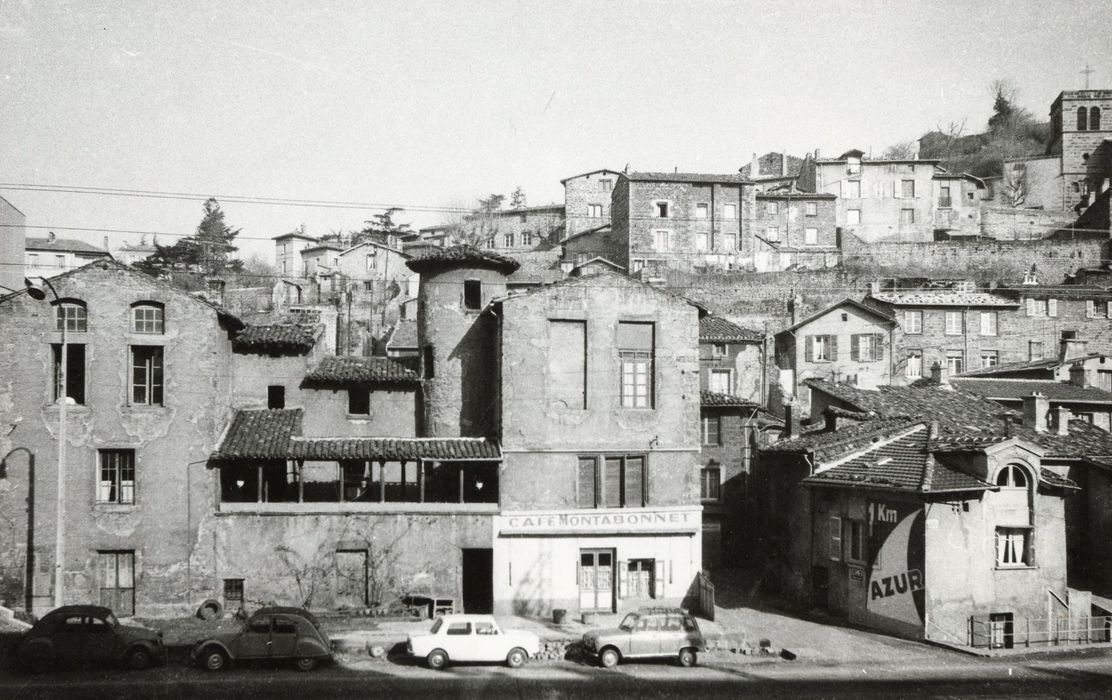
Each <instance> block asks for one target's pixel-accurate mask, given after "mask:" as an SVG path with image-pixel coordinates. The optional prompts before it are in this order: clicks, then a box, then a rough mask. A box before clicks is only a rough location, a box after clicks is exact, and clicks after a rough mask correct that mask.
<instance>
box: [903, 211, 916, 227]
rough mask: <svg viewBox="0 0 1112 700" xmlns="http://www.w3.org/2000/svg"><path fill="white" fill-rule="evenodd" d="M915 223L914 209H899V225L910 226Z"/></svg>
mask: <svg viewBox="0 0 1112 700" xmlns="http://www.w3.org/2000/svg"><path fill="white" fill-rule="evenodd" d="M913 223H915V210H914V209H900V224H902V225H904V226H910V225H911V224H913Z"/></svg>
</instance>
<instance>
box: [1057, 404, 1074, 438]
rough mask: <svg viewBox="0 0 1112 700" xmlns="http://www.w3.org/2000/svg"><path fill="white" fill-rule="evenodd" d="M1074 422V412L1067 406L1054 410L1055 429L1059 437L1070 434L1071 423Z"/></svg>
mask: <svg viewBox="0 0 1112 700" xmlns="http://www.w3.org/2000/svg"><path fill="white" fill-rule="evenodd" d="M1071 420H1073V411H1071V410H1069V409H1068V408H1066V407H1065V406H1056V407H1055V408H1054V427H1055V430H1056V432H1057V433H1058V434H1059V435H1069V434H1070V421H1071Z"/></svg>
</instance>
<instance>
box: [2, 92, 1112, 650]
mask: <svg viewBox="0 0 1112 700" xmlns="http://www.w3.org/2000/svg"><path fill="white" fill-rule="evenodd" d="M1049 120H1050V125H1051V129H1052V134H1051V139H1050V141H1049V144H1048V147H1047V150H1046V154H1045V155H1039V156H1032V157H1030V158H1025V159H1012V160H1009V161H1006V162H1004V164H1003V175H1002V176H1000V177H978V176H974V175H971V174H968V173H963V172H952V171H950V170H947V169H946V168H944V167H943V166H942V164H941V161H940V160H939V159H931V158H920V157H918V154H915V153H912V154H908V155H907V157H900V158H893V157H872V156H871V155H870V154H869V153H867V152H865V151H862V150H859V149H850V150H847V151H845V152H843V153H841V154H838V155H837V156H833V157H831V156H824V155H823V154H822V153H820V152H819V151H818V150H815V151H813V152H811V153H806V154H803V155H802V156H797V155H794V154H788V153H781V152H770V153H766V154H764V155H758V154H754V155H753V157H752V158H751V159H747V160H746V162H744V163H742V164H740V165H739V167H738V169H737V171H736V172H726V173H689V172H643V171H635V170H630V169H628V167H627V168H623V169H621V170H616V169H608V168H604V167H600V168H598V169H596V170H593V171H590V172H585V173H578V174H569V175H568V176H567V177H566V178H564V179H562V180H561V184H562V185H563V188H564V201H563V203H554V204H550V205H544V206H525V205H524V201H523V198H521V201H519V202H518V206H516V207H514V206H506V205H504V204H503V203H502V202H501V199H502V198H501V197H498V198H497V199H496V201H494V202H489V201H488V202H485V203H484V204H486V205H487V206H486V207H485V208H480V209H477V210H475V211H474V212H472V213H469V214H467V215H466V216H464V217H462V219H461V220H460V221H458V222H455V223H453V224H446V225H442V226H435V227H430V228H423V229H419V230H408V229H406V228H405V227H395V228H394V230H387V232H385V233H381V232H380V233H377V234H376V235H373V236H367V237H364V238H363V240H358V241H353V240H344V238H343V237H332V238H322V237H319V236H313V235H310V234H308V233H306V232H305V231H304V230H299V231H294V232H291V233H285V234H281V235H276V236H274V237H273V256H274V257H273V266H274V269H275V271H276V275H275V276H274V277H272V278H267V283H266V285H265V286H258V285H255V286H247V285H243V284H229V280H230V279H234V276H230V275H228V274H220V273H215V274H208V275H205V276H204V279H203V284H202V285H201V288H199V289H193V290H190V289H189V288H188V287H185V286H183V285H182V284H181V283H180V282H181V278H182V277H186V278H189V279H191V280H194V281H196V279H197V275H193V274H191V271H192V268H188V267H182V268H178V271H177V272H175V271H174V270H173V269H172V270H171V271H170V272H168V273H166V274H161V275H159V276H152V275H150V274H148V273H147V272H144V271H142V265H143V263H144V261H149V260H151V259H152V257H151V256H152V255H155V254H156V253H163V252H164V247H161V246H160V247H157V248H156V246H154V245H151V244H145V245H134V244H128V245H125V246H122V247H119V248H117V249H115V250H111V251H110V250H108V249H106V248H99V247H97V246H95V245H92V244H89V243H86V242H83V241H80V240H76V239H75V240H70V239H66V238H64V237H58V236H55V235H54V233H50V234H49V236H48V237H45V238H41V237H36V236H34V235H31V233H28V232H25V230H24V228H23V221H24V212H21V211H20V209H18V208H17V206H16V204H15V203H13V202H12V201H11V200H9V199H2V200H0V218H2V219H3V222H4V224H5V227H6V228H5V235H4V237H3V239H2V240H3V249H2V251H0V252H2V254H3V262H4V266H3V267H2V268H0V274H2V275H3V277H2V278H0V284H2V285H3V286H4V287H5V288H6V289H7V290H8V291H7V292H6V293H5V294H4V295H3V296H0V327H2V328H3V333H2V344H0V367H3V377H4V379H3V383H2V384H0V416H2V420H0V425H3V426H5V428H4V430H3V431H2V434H0V453H3V455H4V462H3V477H4V478H3V480H2V481H0V503H2V508H0V510H2V512H3V513H5V514H7V516H6V518H5V520H4V524H3V528H2V530H0V548H2V556H0V562H2V563H0V603H2V604H3V605H4V606H6V607H7V608H9V609H13V610H19V611H24V612H25V613H28V614H36V615H41V614H43V613H45V612H46V611H48V610H50V609H52V608H55V607H58V606H62V605H66V604H74V603H90V602H91V603H96V604H100V605H105V606H107V607H110V608H112V609H113V610H114V611H115V613H116V614H117V615H119V616H121V617H124V616H133V615H134V616H141V617H153V618H159V617H173V616H180V615H183V614H184V615H189V614H192V613H193V612H194V611H196V610H198V609H199V608H202V609H203V608H204V607H205V606H206V605H208V606H211V607H212V608H214V609H215V608H219V609H220V610H226V611H229V612H231V611H236V610H240V609H252V608H255V607H257V606H259V605H260V604H262V603H264V602H277V603H280V604H284V605H295V606H300V607H304V608H307V609H310V610H314V611H353V612H358V614H368V615H373V614H385V612H386V611H387V609H388V608H389V606H390V605H391V604H392V603H393V602H394V601H397V600H401V599H405V598H406V597H407V596H413V595H415V594H418V593H423V594H426V595H430V596H433V597H435V598H438V599H443V600H445V601H447V602H446V603H445V608H446V610H449V611H455V612H465V613H494V614H496V615H515V616H533V617H552V616H554V615H564V614H566V615H569V616H572V617H582V616H584V615H589V614H604V615H609V614H617V613H624V612H627V611H631V610H636V609H638V608H642V607H644V606H646V605H651V606H677V607H680V606H682V607H683V608H685V609H691V610H694V611H696V612H698V613H700V614H704V615H708V616H709V617H710V618H713V615H714V611H713V606H714V603H713V601H712V600H709V599H708V596H707V590H708V588H709V589H713V578H714V572H715V571H719V570H730V571H733V570H743V571H747V572H749V574H748V575H750V576H752V577H753V578H754V580H755V581H756V582H757V585H759V586H760V587H761V588H762V590H764V591H766V592H768V593H769V594H770V595H773V596H775V597H776V599H777V600H779V601H780V602H781V604H783V605H785V606H788V607H791V606H795V607H797V608H798V609H803V610H806V609H819V610H822V611H825V612H826V613H827V614H829V615H830V616H831V619H833V620H837V621H844V622H845V623H849V624H853V625H858V626H861V627H864V628H867V629H871V630H876V631H880V632H883V633H886V634H889V635H894V636H899V637H905V638H908V639H912V640H924V641H932V642H938V643H942V644H946V645H951V646H955V647H963V648H970V649H978V648H980V649H1004V648H1012V647H1020V646H1023V647H1027V648H1029V647H1031V646H1032V645H1035V646H1046V645H1055V646H1057V645H1068V644H1076V643H1084V644H1090V643H1099V642H1108V641H1109V639H1110V637H1109V635H1110V629H1112V626H1110V624H1109V622H1110V621H1112V566H1110V565H1109V564H1108V560H1109V557H1107V556H1105V552H1104V550H1106V549H1107V548H1108V546H1109V545H1108V535H1109V528H1110V527H1112V526H1110V524H1109V523H1112V505H1110V502H1109V499H1108V497H1107V494H1108V493H1109V488H1112V433H1110V432H1109V431H1110V430H1112V267H1110V266H1109V263H1108V260H1109V258H1110V257H1112V255H1110V252H1112V251H1110V250H1109V245H1110V240H1112V225H1110V220H1109V211H1110V206H1109V203H1110V196H1112V192H1110V188H1109V182H1110V178H1112V90H1096V89H1092V90H1066V91H1063V92H1061V93H1060V94H1059V95H1058V96H1057V97H1055V98H1054V99H1053V101H1052V102H1050V105H1049ZM1017 191H1022V192H1023V193H1025V197H1024V198H1023V201H1017V200H1016V198H1015V196H1014V195H1015V192H1017ZM206 211H208V212H210V213H211V212H212V211H215V209H213V208H212V207H210V205H209V204H206ZM389 216H390V213H389V212H388V213H387V214H386V219H387V220H389ZM901 271H903V272H904V274H900V273H901ZM870 272H872V273H873V274H871V275H870V274H869V273H870ZM55 484H56V487H55ZM55 488H56V490H55Z"/></svg>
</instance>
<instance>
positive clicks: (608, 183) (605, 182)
mask: <svg viewBox="0 0 1112 700" xmlns="http://www.w3.org/2000/svg"><path fill="white" fill-rule="evenodd" d="M598 188H599V189H600V190H602V191H603V192H609V191H610V190H612V189H614V181H613V180H611V179H610V178H602V179H601V180H599V181H598Z"/></svg>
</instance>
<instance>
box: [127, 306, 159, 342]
mask: <svg viewBox="0 0 1112 700" xmlns="http://www.w3.org/2000/svg"><path fill="white" fill-rule="evenodd" d="M165 329H166V323H165V307H164V306H163V305H162V304H159V303H158V302H157V301H140V302H137V303H135V304H132V305H131V332H132V333H149V334H155V335H162V334H163V333H164V332H165Z"/></svg>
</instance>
